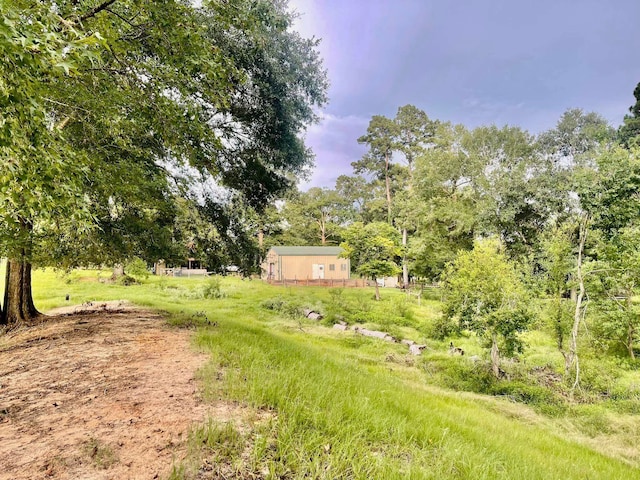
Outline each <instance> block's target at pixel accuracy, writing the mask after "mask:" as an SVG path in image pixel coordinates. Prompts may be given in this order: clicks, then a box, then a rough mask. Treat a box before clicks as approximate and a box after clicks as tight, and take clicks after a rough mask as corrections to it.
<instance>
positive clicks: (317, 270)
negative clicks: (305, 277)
mask: <svg viewBox="0 0 640 480" xmlns="http://www.w3.org/2000/svg"><path fill="white" fill-rule="evenodd" d="M311 274H312V278H313V279H314V280H317V279H323V278H324V264H322V263H314V264H313V265H311Z"/></svg>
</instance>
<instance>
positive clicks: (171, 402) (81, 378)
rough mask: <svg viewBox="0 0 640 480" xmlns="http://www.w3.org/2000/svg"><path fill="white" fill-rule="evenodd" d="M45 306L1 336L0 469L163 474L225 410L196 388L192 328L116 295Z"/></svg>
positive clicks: (14, 479)
mask: <svg viewBox="0 0 640 480" xmlns="http://www.w3.org/2000/svg"><path fill="white" fill-rule="evenodd" d="M50 315H55V316H52V317H46V318H45V319H44V321H42V322H41V323H38V324H37V325H34V326H29V327H25V328H21V329H18V330H16V331H13V332H9V333H6V334H4V335H2V336H0V479H11V480H22V479H25V480H26V479H30V480H31V479H51V478H56V479H154V478H165V477H166V476H167V475H168V474H169V473H170V471H171V466H172V464H173V462H179V461H180V460H181V459H182V458H183V456H184V455H185V452H186V439H187V434H188V431H189V427H190V426H191V425H193V424H194V422H197V423H201V422H202V421H203V420H204V419H205V416H207V415H210V416H213V417H216V418H221V419H224V418H222V417H225V416H228V414H229V412H228V411H225V408H224V406H222V405H220V406H215V405H205V404H203V403H202V402H201V401H200V400H199V398H198V393H197V385H196V381H195V377H194V374H195V372H196V370H197V369H198V368H199V367H201V366H202V365H203V364H204V362H205V361H206V356H205V355H203V354H199V353H197V352H195V351H194V350H193V349H192V348H191V347H190V344H189V331H186V330H178V329H172V328H169V327H168V326H166V323H165V321H164V320H163V319H162V317H161V316H160V315H159V314H157V313H154V312H149V311H145V310H140V309H136V308H134V307H132V306H130V305H127V304H124V303H123V302H108V303H106V304H105V303H100V304H97V305H92V306H85V307H83V308H78V307H70V308H68V309H66V310H64V309H60V310H58V311H57V312H50ZM218 410H220V411H218Z"/></svg>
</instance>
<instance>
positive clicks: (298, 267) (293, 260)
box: [276, 256, 349, 280]
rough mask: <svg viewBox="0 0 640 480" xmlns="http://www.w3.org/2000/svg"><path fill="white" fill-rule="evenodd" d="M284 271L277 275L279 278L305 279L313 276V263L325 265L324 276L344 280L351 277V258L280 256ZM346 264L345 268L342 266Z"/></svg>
mask: <svg viewBox="0 0 640 480" xmlns="http://www.w3.org/2000/svg"><path fill="white" fill-rule="evenodd" d="M280 261H281V265H282V271H281V272H279V273H280V275H282V276H278V277H276V278H277V279H278V280H282V279H286V280H293V279H298V280H304V279H307V278H308V279H312V278H313V264H314V263H317V264H322V265H324V278H325V279H327V280H329V279H334V280H342V279H343V278H345V279H347V278H349V260H348V259H346V258H338V257H336V256H283V257H280ZM330 265H335V270H333V271H332V270H331V269H330ZM340 265H345V270H342V269H341V268H340Z"/></svg>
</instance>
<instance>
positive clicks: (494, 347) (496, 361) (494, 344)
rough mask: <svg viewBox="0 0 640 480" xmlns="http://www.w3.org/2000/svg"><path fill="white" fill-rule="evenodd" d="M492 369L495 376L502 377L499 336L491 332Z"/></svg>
mask: <svg viewBox="0 0 640 480" xmlns="http://www.w3.org/2000/svg"><path fill="white" fill-rule="evenodd" d="M491 371H492V372H493V376H494V377H496V378H500V350H498V336H497V335H496V334H495V333H493V334H491Z"/></svg>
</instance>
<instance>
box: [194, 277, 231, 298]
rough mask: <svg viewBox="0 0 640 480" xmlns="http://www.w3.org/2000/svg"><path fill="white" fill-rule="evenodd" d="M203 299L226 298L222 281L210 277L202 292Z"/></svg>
mask: <svg viewBox="0 0 640 480" xmlns="http://www.w3.org/2000/svg"><path fill="white" fill-rule="evenodd" d="M200 294H201V298H208V299H217V298H224V296H225V295H224V292H223V291H222V288H221V284H220V279H219V278H217V277H210V278H209V279H208V280H207V283H205V284H204V285H203V286H202V287H201V290H200Z"/></svg>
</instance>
